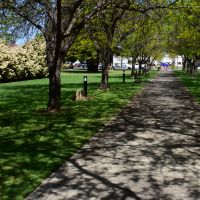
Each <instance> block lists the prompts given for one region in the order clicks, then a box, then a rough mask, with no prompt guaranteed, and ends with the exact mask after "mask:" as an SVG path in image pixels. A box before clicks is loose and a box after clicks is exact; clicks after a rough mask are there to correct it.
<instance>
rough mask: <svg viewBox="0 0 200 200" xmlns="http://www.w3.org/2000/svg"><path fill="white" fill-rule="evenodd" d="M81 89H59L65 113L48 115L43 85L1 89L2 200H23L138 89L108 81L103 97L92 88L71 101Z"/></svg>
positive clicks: (64, 85) (63, 86)
mask: <svg viewBox="0 0 200 200" xmlns="http://www.w3.org/2000/svg"><path fill="white" fill-rule="evenodd" d="M80 87H82V84H63V85H62V90H63V91H62V100H61V101H62V104H63V106H64V107H66V109H64V110H63V111H62V112H60V113H56V114H51V113H45V112H43V113H42V112H40V111H41V109H44V108H45V107H46V101H47V95H48V85H47V84H41V85H35V84H33V85H25V84H24V85H20V86H19V85H16V86H15V85H12V86H9V85H6V86H5V87H4V86H1V91H3V92H2V93H1V94H2V95H1V101H0V111H1V114H0V121H1V127H0V179H1V184H0V194H1V198H2V200H3V199H23V198H24V196H25V195H27V194H28V193H30V192H31V191H32V190H33V188H34V187H36V186H37V185H38V184H39V183H40V182H41V180H43V179H44V178H45V177H47V176H48V175H49V174H50V173H51V172H52V171H54V170H55V169H56V168H57V167H58V166H59V165H60V164H61V163H63V162H64V160H66V159H67V158H69V157H70V156H71V155H72V154H73V153H74V152H75V151H76V150H77V149H79V148H80V147H81V146H82V145H83V144H84V143H85V142H86V141H88V140H89V138H90V137H91V136H92V134H94V133H95V132H96V131H97V130H98V129H99V128H101V127H102V126H103V125H104V123H105V122H106V121H107V119H108V118H109V117H111V116H112V115H113V114H115V113H116V112H118V111H119V110H120V108H121V107H124V106H125V104H126V103H127V102H128V100H129V99H130V97H131V96H132V95H133V93H134V92H136V91H137V90H138V87H134V85H133V84H132V83H127V84H126V87H124V85H123V86H122V84H121V83H117V82H116V83H115V82H112V88H111V89H110V91H109V92H107V93H106V92H103V91H97V90H96V88H97V87H98V84H96V83H91V84H89V85H88V91H89V95H91V96H93V98H92V99H91V100H88V101H81V102H74V101H72V100H71V96H72V95H73V94H74V92H75V91H76V89H77V88H80ZM122 88H123V90H122ZM116 91H118V93H116ZM130 91H131V92H130ZM119 98H120V99H121V100H120V101H119Z"/></svg>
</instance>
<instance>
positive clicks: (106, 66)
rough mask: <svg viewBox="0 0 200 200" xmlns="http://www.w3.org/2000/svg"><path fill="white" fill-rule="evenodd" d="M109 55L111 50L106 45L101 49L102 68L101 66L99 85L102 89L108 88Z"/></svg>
mask: <svg viewBox="0 0 200 200" xmlns="http://www.w3.org/2000/svg"><path fill="white" fill-rule="evenodd" d="M111 55H112V51H111V49H109V48H108V47H107V48H105V49H102V55H101V58H102V64H103V68H102V77H101V85H100V88H101V89H103V90H106V89H108V88H109V85H108V78H109V76H108V70H109V68H110V66H111Z"/></svg>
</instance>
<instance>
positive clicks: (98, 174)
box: [27, 72, 200, 200]
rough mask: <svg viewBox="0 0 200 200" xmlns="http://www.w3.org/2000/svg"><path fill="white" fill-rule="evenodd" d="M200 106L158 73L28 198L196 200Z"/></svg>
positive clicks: (173, 80)
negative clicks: (125, 106)
mask: <svg viewBox="0 0 200 200" xmlns="http://www.w3.org/2000/svg"><path fill="white" fill-rule="evenodd" d="M199 136H200V106H199V105H197V103H196V102H195V101H194V100H193V98H192V97H191V96H190V95H189V93H188V92H187V91H186V90H185V88H184V87H183V86H182V84H181V83H180V82H179V80H177V78H175V76H174V74H173V72H160V74H159V76H158V77H157V78H155V79H154V80H153V81H152V82H151V83H149V84H148V85H147V86H146V87H145V88H144V90H143V91H142V92H141V93H140V94H139V95H138V96H137V97H136V98H135V99H134V100H133V101H132V102H131V103H130V104H129V105H128V106H127V108H125V109H124V110H123V111H122V112H121V113H120V114H119V115H118V116H117V117H116V118H115V119H113V120H112V121H111V122H110V123H109V124H108V125H106V127H105V128H104V129H103V130H101V131H100V132H99V133H97V134H96V135H95V137H93V138H92V139H91V140H90V142H89V143H88V144H86V145H85V146H84V147H83V148H82V149H81V150H80V151H79V152H78V153H76V154H75V155H74V156H73V157H72V158H71V159H70V160H69V161H68V162H66V163H64V164H63V166H62V167H61V168H60V169H59V170H58V171H57V172H56V173H54V174H52V175H51V177H49V178H48V179H47V180H45V181H44V182H43V183H42V184H41V185H40V187H38V188H37V189H36V190H35V191H34V192H33V193H32V194H31V195H30V196H29V197H28V198H27V200H64V199H67V200H133V199H135V200H147V199H148V200H150V199H151V200H197V199H200V140H199V139H200V138H199Z"/></svg>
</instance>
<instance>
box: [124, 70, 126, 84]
mask: <svg viewBox="0 0 200 200" xmlns="http://www.w3.org/2000/svg"><path fill="white" fill-rule="evenodd" d="M125 77H126V75H125V69H123V83H125Z"/></svg>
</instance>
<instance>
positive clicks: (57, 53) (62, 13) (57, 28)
mask: <svg viewBox="0 0 200 200" xmlns="http://www.w3.org/2000/svg"><path fill="white" fill-rule="evenodd" d="M110 2H112V1H111V0H106V1H105V0H95V1H94V0H77V1H71V0H63V1H61V0H57V1H50V0H24V1H20V0H3V1H2V2H1V3H0V8H1V14H2V13H3V15H5V16H12V19H13V20H14V19H15V18H17V19H18V20H20V22H21V25H23V28H24V29H25V30H30V28H32V27H34V28H36V29H37V30H39V31H40V32H41V33H42V34H43V35H44V38H45V42H46V58H47V65H48V72H49V100H48V111H57V110H59V108H60V95H61V94H60V93H61V82H60V68H61V65H62V62H63V61H64V58H65V55H66V52H68V51H69V49H70V47H71V45H72V44H73V42H74V41H75V39H76V37H77V36H78V35H79V33H80V31H81V30H82V29H83V27H84V25H85V24H86V22H88V20H90V19H91V18H92V17H93V16H94V15H95V14H96V13H97V12H98V11H99V10H102V9H103V8H105V7H106V6H107V5H108V4H109V3H110ZM1 16H2V15H1Z"/></svg>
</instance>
